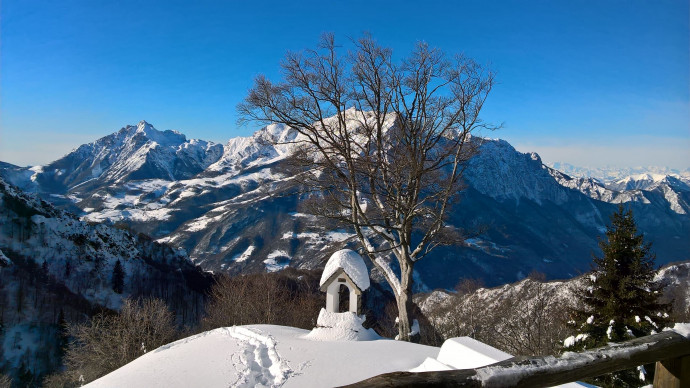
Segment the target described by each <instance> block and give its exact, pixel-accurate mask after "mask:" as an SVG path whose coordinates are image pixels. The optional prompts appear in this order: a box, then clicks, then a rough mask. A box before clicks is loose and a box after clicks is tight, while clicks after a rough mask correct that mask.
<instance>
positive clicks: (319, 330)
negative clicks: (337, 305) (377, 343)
mask: <svg viewBox="0 0 690 388" xmlns="http://www.w3.org/2000/svg"><path fill="white" fill-rule="evenodd" d="M365 319H366V317H365V316H364V315H362V316H358V315H357V314H355V313H352V312H344V313H332V312H328V311H326V309H321V311H320V312H319V318H318V319H317V321H316V324H317V327H315V328H314V330H312V331H311V332H309V334H307V335H305V336H304V338H306V339H309V340H314V341H373V340H377V339H381V337H380V336H379V335H378V334H376V332H375V331H374V330H372V329H365V328H364V326H362V325H363V324H364V320H365Z"/></svg>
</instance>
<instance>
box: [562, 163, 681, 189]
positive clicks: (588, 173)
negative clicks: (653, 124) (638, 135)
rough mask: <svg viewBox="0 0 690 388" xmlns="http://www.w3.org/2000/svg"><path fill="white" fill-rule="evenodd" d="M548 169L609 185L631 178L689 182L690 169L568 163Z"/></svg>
mask: <svg viewBox="0 0 690 388" xmlns="http://www.w3.org/2000/svg"><path fill="white" fill-rule="evenodd" d="M548 166H549V167H551V168H553V169H556V170H559V171H562V172H564V173H566V174H568V175H570V176H572V177H578V178H594V179H596V180H598V181H599V182H601V183H604V184H609V183H613V182H616V181H621V180H625V179H626V178H632V179H633V180H641V179H644V178H645V177H644V176H650V177H654V179H663V177H665V176H672V177H675V178H677V179H683V180H686V181H687V180H690V167H689V168H686V169H685V170H679V169H674V168H669V167H659V166H647V167H642V166H639V167H627V168H616V167H580V166H574V165H572V164H570V163H563V162H555V163H549V164H548Z"/></svg>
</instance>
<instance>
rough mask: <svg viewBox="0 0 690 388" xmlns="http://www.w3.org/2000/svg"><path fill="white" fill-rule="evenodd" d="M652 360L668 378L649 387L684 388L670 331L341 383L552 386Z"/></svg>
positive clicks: (679, 342)
mask: <svg viewBox="0 0 690 388" xmlns="http://www.w3.org/2000/svg"><path fill="white" fill-rule="evenodd" d="M657 361H662V363H661V364H663V365H665V366H666V368H664V370H665V371H668V372H670V373H669V374H670V377H669V378H668V382H664V381H659V382H657V379H655V388H657V387H660V388H667V387H677V388H685V387H689V388H690V380H688V379H689V378H690V376H688V374H690V371H687V370H685V366H687V365H690V338H686V337H684V336H682V335H680V334H678V333H677V332H675V331H664V332H662V333H659V334H654V335H650V336H646V337H640V338H636V339H633V340H630V341H626V342H622V343H617V344H609V345H608V346H605V347H602V348H597V349H592V350H586V351H583V352H578V353H573V352H566V353H564V354H563V355H561V356H560V357H553V356H548V357H532V358H524V357H515V358H511V359H509V360H505V361H502V362H499V363H496V364H492V365H488V366H484V367H481V368H477V369H463V370H449V371H438V372H420V373H412V372H393V373H386V374H382V375H379V376H374V377H372V378H369V379H367V380H364V381H360V382H358V383H355V384H352V385H348V386H347V387H374V388H376V387H484V388H487V387H489V388H491V387H516V388H523V387H524V388H527V387H530V388H537V387H552V386H554V385H559V384H565V383H569V382H572V381H577V380H581V379H586V378H590V377H596V376H600V375H603V374H606V373H611V372H616V371H619V370H623V369H629V368H634V367H637V366H638V365H643V364H652V363H655V362H657ZM659 370H660V368H659V366H658V365H657V371H659ZM683 373H685V374H683ZM662 374H663V371H662ZM657 377H659V376H657ZM662 384H665V385H662Z"/></svg>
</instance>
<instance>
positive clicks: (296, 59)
mask: <svg viewBox="0 0 690 388" xmlns="http://www.w3.org/2000/svg"><path fill="white" fill-rule="evenodd" d="M354 46H355V49H354V51H353V52H350V53H348V54H347V55H341V54H340V49H339V48H338V46H337V45H336V43H335V40H334V37H333V35H324V37H323V38H322V40H321V43H320V44H319V46H318V48H317V49H315V50H306V51H304V52H301V53H288V54H287V56H286V57H285V59H284V61H283V62H282V63H281V67H282V71H283V80H282V81H281V82H278V83H273V82H271V81H269V80H268V79H267V78H266V77H264V76H259V77H257V78H256V80H255V84H254V86H253V88H252V89H251V90H250V91H249V94H248V96H247V97H246V99H245V101H244V102H243V103H241V104H240V105H239V106H238V111H239V113H240V116H241V117H242V120H243V121H247V120H252V121H259V122H262V123H266V124H269V123H279V124H283V125H286V126H288V127H290V128H292V130H293V131H295V132H296V136H294V137H293V139H294V143H295V146H294V153H293V160H294V161H295V165H297V166H300V167H302V169H301V171H300V172H301V173H300V174H299V175H298V177H299V179H300V182H301V183H302V184H303V187H308V188H309V189H311V190H314V191H316V192H319V194H320V195H321V196H320V197H319V201H318V202H317V203H316V204H315V206H314V207H313V209H312V211H313V212H314V213H315V214H317V215H320V216H324V217H327V218H329V219H332V220H335V221H337V222H340V223H342V224H344V225H346V226H349V227H351V228H352V229H354V232H355V233H356V236H357V239H358V240H359V242H360V243H361V245H362V247H363V249H364V253H365V255H366V256H368V257H369V259H371V262H372V263H373V265H374V266H375V267H376V268H377V269H378V270H380V271H381V272H382V273H383V275H384V277H385V279H386V281H387V282H388V284H389V285H390V286H391V288H392V289H393V292H394V293H395V297H396V300H397V306H398V318H399V327H398V333H399V334H398V338H399V339H401V340H409V339H410V327H411V316H410V313H411V311H412V302H411V296H412V283H413V280H412V274H413V270H414V265H415V263H416V262H417V261H419V260H421V259H422V258H424V257H426V256H427V255H428V254H429V253H430V252H431V251H432V250H433V249H434V248H435V247H437V246H439V245H444V244H453V243H457V242H459V241H460V240H461V233H460V232H459V231H457V230H454V229H452V228H450V227H447V225H446V224H445V220H446V218H447V214H448V210H449V207H450V205H451V204H452V203H453V202H455V200H457V198H458V193H459V191H461V189H462V179H461V178H462V176H463V171H464V169H465V165H466V162H467V161H468V160H469V158H470V157H471V156H472V154H473V153H474V152H475V151H476V145H477V143H476V142H474V141H471V133H472V132H473V131H475V130H477V129H480V128H489V129H493V127H491V126H490V125H488V124H486V123H484V122H483V121H482V120H481V119H480V117H479V113H480V111H481V109H482V106H483V105H484V101H485V100H486V98H487V96H488V94H489V91H490V90H491V88H492V86H493V84H494V76H493V73H491V72H490V71H487V70H485V69H484V68H482V67H481V66H480V65H478V64H477V63H476V62H474V61H473V60H471V59H469V58H466V57H464V56H456V57H454V58H453V59H448V58H447V57H446V56H445V54H444V53H443V52H441V51H439V50H437V49H433V48H430V47H429V46H428V45H427V44H425V43H419V44H417V46H416V47H415V49H414V51H413V52H412V54H411V55H410V56H409V57H407V58H406V59H403V60H402V61H400V62H399V63H396V62H394V61H393V59H392V51H391V50H390V49H387V48H383V47H381V46H379V45H378V44H377V43H376V42H375V41H374V40H373V39H372V38H371V37H370V36H364V37H363V38H362V39H360V40H358V41H356V42H354ZM392 258H394V259H395V261H396V263H397V268H395V271H394V270H393V268H392V267H391V261H392V260H391V259H392ZM396 272H397V273H396Z"/></svg>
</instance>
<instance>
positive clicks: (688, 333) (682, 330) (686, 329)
mask: <svg viewBox="0 0 690 388" xmlns="http://www.w3.org/2000/svg"><path fill="white" fill-rule="evenodd" d="M671 330H673V331H675V332H676V333H678V334H680V335H682V336H683V337H685V338H690V323H676V324H675V326H673V328H672V329H671Z"/></svg>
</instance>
